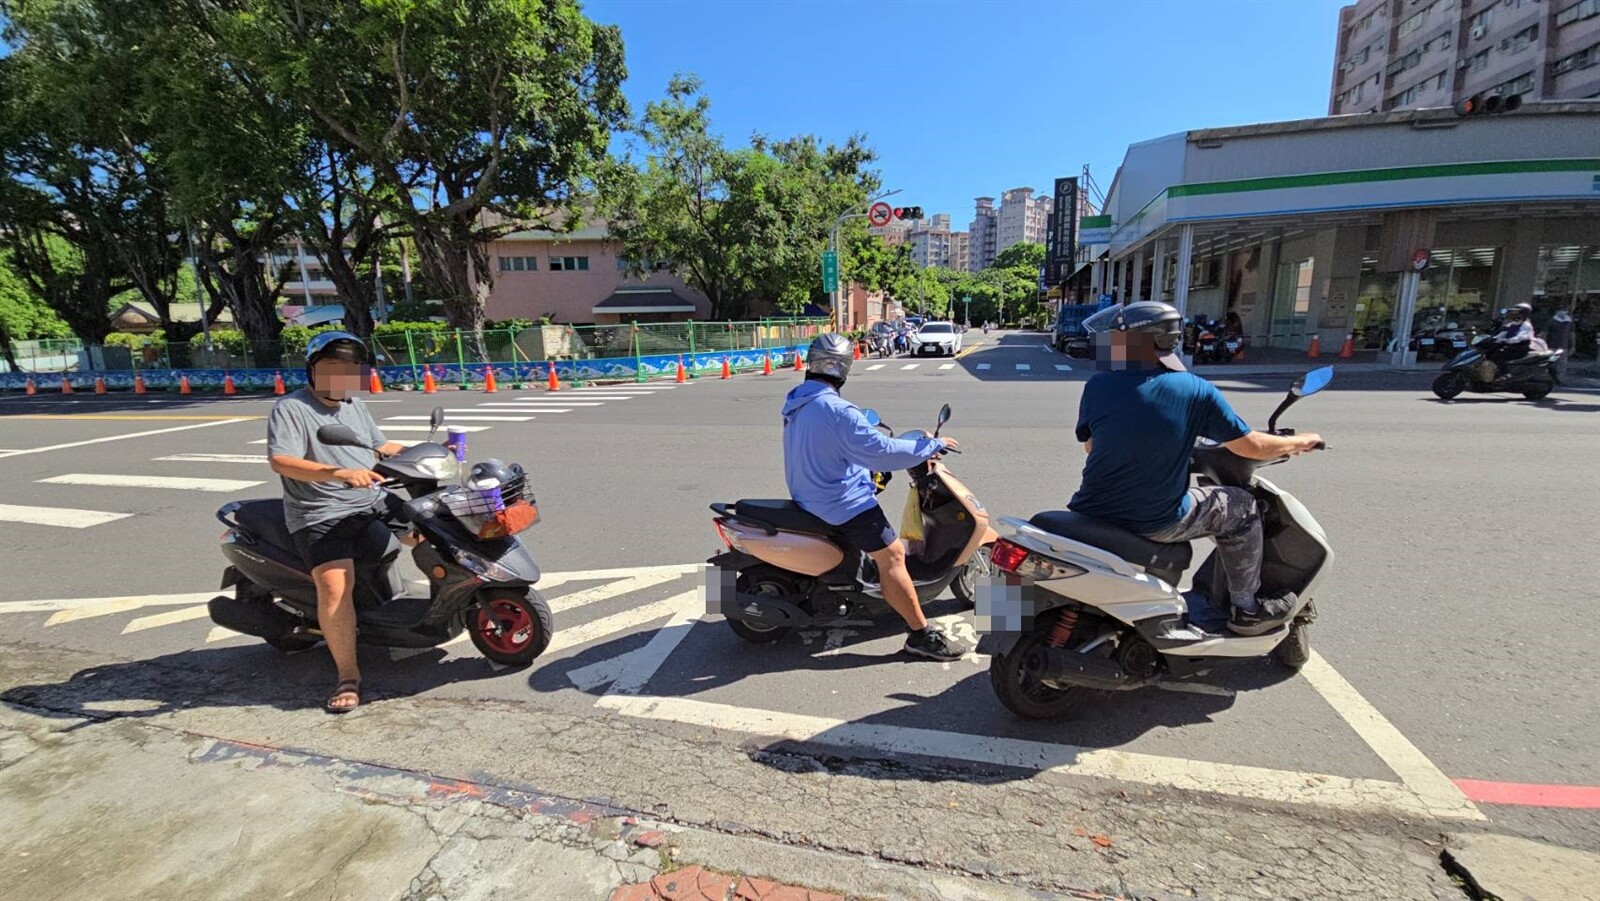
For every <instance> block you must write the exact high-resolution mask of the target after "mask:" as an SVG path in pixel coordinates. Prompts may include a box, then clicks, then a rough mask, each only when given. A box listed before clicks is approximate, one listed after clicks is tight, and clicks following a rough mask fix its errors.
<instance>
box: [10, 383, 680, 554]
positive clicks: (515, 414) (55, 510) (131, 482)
mask: <svg viewBox="0 0 1600 901" xmlns="http://www.w3.org/2000/svg"><path fill="white" fill-rule="evenodd" d="M691 384H692V383H691ZM685 387H689V385H680V384H629V385H610V386H591V387H583V388H563V389H561V390H560V391H559V392H548V391H538V392H527V393H516V392H497V393H495V394H488V395H479V396H480V397H482V398H483V399H482V401H481V402H473V401H469V400H468V398H469V397H471V395H467V394H464V393H463V394H460V395H453V396H450V397H449V398H448V400H449V401H452V402H455V403H457V404H463V405H462V406H455V407H446V408H445V425H446V426H447V427H450V428H455V429H459V430H461V431H463V432H468V433H477V432H485V431H488V430H490V429H493V428H496V427H499V426H501V425H502V424H510V425H516V424H520V423H527V422H533V421H534V420H536V419H538V418H540V417H546V416H549V417H554V416H562V417H570V416H581V415H582V414H583V413H586V412H590V411H593V410H596V409H599V408H601V407H604V406H606V405H607V404H613V403H622V402H625V401H631V400H637V399H641V398H649V397H653V396H657V395H660V394H662V393H664V392H667V391H673V390H677V389H679V388H685ZM466 403H471V405H470V406H467V405H465V404H466ZM377 409H378V408H374V413H375V414H376V413H377ZM378 423H379V427H380V428H381V429H382V430H383V432H384V434H385V435H387V436H389V438H390V439H391V440H393V441H395V442H397V443H400V444H405V445H407V446H411V445H415V444H420V443H422V442H423V441H425V440H427V437H426V436H427V435H429V433H431V432H433V431H434V430H433V428H432V426H430V425H429V424H428V423H429V417H428V416H422V415H406V414H398V415H395V416H387V417H383V418H381V419H379V421H378ZM257 434H260V433H259V432H257ZM441 434H442V431H441ZM244 443H245V444H247V445H249V446H250V447H254V448H265V446H266V443H267V440H266V439H265V438H251V439H250V440H248V441H246V442H244ZM213 447H214V445H213ZM226 450H227V449H226V448H216V449H215V450H214V451H210V452H193V453H168V454H163V455H161V456H156V457H152V458H150V462H151V463H153V464H159V465H158V466H157V467H155V468H156V469H163V468H165V469H167V471H168V472H171V471H172V470H171V468H170V464H179V463H181V464H188V465H190V466H194V467H206V466H216V467H219V469H217V470H214V472H216V473H218V475H217V476H210V475H206V476H203V477H202V476H189V475H185V476H178V475H168V474H163V473H160V472H153V473H150V474H132V473H126V472H121V473H118V472H67V473H59V474H56V475H52V476H49V477H47V478H41V479H36V480H34V484H38V485H47V486H52V487H60V488H112V489H136V490H149V491H153V492H158V493H162V494H170V493H172V492H182V491H197V492H202V493H209V494H228V493H237V492H244V491H247V490H248V489H252V488H259V487H261V486H263V485H265V484H267V482H268V481H270V476H269V475H268V474H267V473H266V465H267V455H266V453H264V452H261V453H229V452H226ZM245 466H253V467H259V469H258V472H260V473H261V474H263V476H264V477H263V478H260V479H247V478H240V477H236V476H233V477H230V476H229V475H228V473H229V472H233V473H241V474H242V472H241V468H242V467H245ZM220 467H231V469H223V468H220ZM0 500H4V498H0ZM29 500H30V501H32V500H33V499H32V498H29ZM151 506H152V507H156V506H160V505H151ZM131 509H134V508H133V506H132V505H130V506H129V508H128V510H131ZM140 509H143V508H140ZM135 515H137V514H135V513H133V512H127V510H124V511H117V510H88V509H80V508H77V507H68V506H46V505H43V504H40V503H38V502H37V501H35V502H34V503H30V504H9V503H0V527H4V526H7V525H16V526H24V527H43V528H46V529H51V528H56V529H88V528H93V527H96V526H103V525H107V524H109V523H114V522H118V521H120V520H124V519H128V518H130V517H133V516H135Z"/></svg>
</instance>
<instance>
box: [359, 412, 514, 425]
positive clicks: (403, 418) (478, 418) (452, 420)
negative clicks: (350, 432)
mask: <svg viewBox="0 0 1600 901" xmlns="http://www.w3.org/2000/svg"><path fill="white" fill-rule="evenodd" d="M429 418H430V417H427V416H390V417H388V418H386V419H384V422H427V421H428V420H429ZM532 418H533V417H532V416H463V415H461V414H459V413H453V414H451V415H450V416H449V417H448V418H447V419H446V420H445V424H446V425H452V424H454V423H456V422H527V421H528V420H530V419H532Z"/></svg>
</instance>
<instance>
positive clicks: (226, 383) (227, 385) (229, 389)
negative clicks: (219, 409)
mask: <svg viewBox="0 0 1600 901" xmlns="http://www.w3.org/2000/svg"><path fill="white" fill-rule="evenodd" d="M222 393H223V394H226V395H228V396H230V397H231V396H233V395H235V394H238V393H239V389H238V387H237V386H235V385H234V384H233V373H231V372H230V373H228V374H227V375H224V376H223V377H222Z"/></svg>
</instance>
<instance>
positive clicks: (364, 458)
mask: <svg viewBox="0 0 1600 901" xmlns="http://www.w3.org/2000/svg"><path fill="white" fill-rule="evenodd" d="M367 360H368V358H367V348H366V345H365V344H362V343H361V339H359V338H357V337H356V336H354V335H352V334H350V333H348V332H323V333H322V334H319V335H316V336H315V337H313V338H312V339H311V341H309V342H307V344H306V378H307V379H308V380H309V382H310V384H308V385H307V386H306V387H305V388H301V389H300V390H298V391H296V392H294V393H293V394H289V395H286V396H285V397H283V398H282V399H281V400H279V401H278V402H277V403H276V404H274V405H273V407H272V415H271V416H270V417H268V419H267V459H268V461H269V463H270V464H271V466H272V471H273V472H275V473H277V474H278V475H279V477H281V478H282V480H283V512H284V519H285V520H286V522H287V524H288V527H289V533H290V537H292V538H293V539H294V545H295V550H296V551H298V552H299V553H300V556H301V557H302V558H303V559H304V560H305V565H306V567H307V568H308V569H309V570H310V572H311V580H312V581H313V582H314V583H316V586H317V623H318V627H319V628H320V629H321V631H322V637H323V639H324V640H325V641H326V642H327V643H328V651H329V653H331V654H332V655H333V663H334V666H335V667H336V668H337V669H338V671H339V684H338V685H337V686H336V687H335V688H334V691H333V695H332V696H330V697H329V698H328V700H327V702H326V703H325V704H324V705H323V707H324V709H326V710H328V711H329V712H330V713H344V712H346V711H349V710H353V709H355V707H356V706H357V705H358V704H360V703H361V694H360V690H361V671H360V669H359V667H358V666H357V664H356V616H355V607H354V606H353V603H354V602H353V601H352V599H351V595H352V592H353V590H354V589H355V575H356V573H355V561H356V559H358V558H366V557H371V556H374V555H377V554H381V553H383V550H384V548H385V547H387V546H388V542H389V532H388V529H387V527H385V526H384V525H383V523H381V522H379V521H378V518H377V512H378V511H377V509H376V504H377V503H378V500H379V498H380V497H381V493H380V491H381V490H380V489H379V488H378V487H377V486H378V483H379V482H381V481H383V476H381V475H379V474H378V473H375V472H373V471H372V464H373V462H374V460H375V458H374V454H379V455H383V456H388V455H390V454H397V453H399V452H400V451H402V450H405V445H402V444H396V443H395V442H392V441H389V440H388V439H387V438H385V437H384V435H383V432H381V431H379V430H378V425H377V423H375V422H373V421H372V414H370V413H368V412H367V407H366V405H365V404H363V403H362V402H361V400H360V398H357V397H355V396H354V392H355V391H358V390H360V386H361V376H362V374H363V373H362V370H363V368H364V367H365V366H366V365H367ZM333 423H338V424H341V425H345V426H348V427H349V428H350V429H351V430H352V431H354V432H355V433H356V434H357V435H360V436H361V437H362V438H363V439H364V440H365V442H366V445H367V446H366V447H364V448H361V447H340V446H334V445H329V444H324V443H323V442H322V441H321V440H319V439H318V438H317V430H318V429H319V428H321V427H322V426H325V425H330V424H333Z"/></svg>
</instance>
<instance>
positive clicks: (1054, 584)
mask: <svg viewBox="0 0 1600 901" xmlns="http://www.w3.org/2000/svg"><path fill="white" fill-rule="evenodd" d="M1332 378H1333V368H1332V367H1323V368H1322V369H1317V370H1314V371H1312V372H1309V373H1306V374H1305V375H1302V376H1300V377H1299V378H1298V379H1296V380H1295V383H1294V385H1293V386H1292V387H1290V389H1289V394H1288V396H1287V397H1285V398H1284V400H1283V403H1282V404H1280V405H1279V406H1278V409H1277V410H1276V411H1274V412H1273V414H1272V418H1271V419H1270V420H1268V422H1267V430H1268V431H1269V432H1272V433H1273V434H1278V435H1289V434H1293V430H1290V429H1284V430H1282V431H1279V430H1278V428H1277V425H1278V417H1279V416H1280V415H1281V414H1282V413H1283V411H1284V410H1286V409H1288V408H1289V406H1290V405H1292V404H1293V403H1295V402H1296V401H1298V400H1299V399H1300V398H1302V397H1305V396H1308V395H1311V394H1315V393H1316V392H1318V391H1321V390H1322V389H1323V388H1325V387H1327V385H1328V382H1329V381H1330V380H1332ZM1287 459H1288V457H1282V458H1279V459H1277V460H1270V461H1257V460H1247V459H1245V458H1244V457H1241V456H1239V455H1237V454H1235V453H1233V452H1232V451H1229V450H1228V449H1227V448H1224V447H1222V446H1220V445H1217V444H1213V443H1210V442H1207V441H1204V440H1202V441H1200V442H1197V443H1196V445H1195V450H1194V456H1193V463H1192V470H1193V472H1195V473H1196V474H1197V475H1198V476H1199V484H1201V485H1206V484H1215V485H1231V486H1237V487H1241V488H1248V489H1250V492H1251V493H1252V494H1254V495H1255V497H1256V502H1257V505H1258V508H1259V509H1260V511H1261V518H1262V527H1263V529H1264V530H1265V539H1266V553H1265V557H1264V559H1263V562H1262V564H1261V593H1262V595H1264V596H1282V595H1287V594H1288V593H1293V594H1294V596H1295V605H1294V609H1293V611H1292V612H1291V614H1290V616H1289V617H1288V619H1287V620H1286V621H1285V622H1284V624H1283V625H1281V626H1279V627H1277V628H1276V629H1272V630H1270V631H1268V632H1266V633H1264V634H1261V635H1254V636H1245V635H1236V634H1234V633H1233V632H1230V631H1229V630H1228V626H1227V619H1228V612H1229V604H1228V596H1229V595H1228V588H1227V576H1226V575H1225V573H1224V572H1223V570H1222V567H1221V566H1218V565H1217V563H1216V560H1215V559H1214V557H1213V556H1208V557H1207V558H1206V559H1205V560H1204V561H1202V562H1201V564H1200V566H1199V568H1198V569H1196V570H1195V573H1194V586H1195V590H1191V591H1188V592H1180V591H1179V590H1178V586H1179V584H1180V583H1181V582H1182V581H1183V576H1184V573H1185V572H1186V571H1187V570H1188V569H1189V564H1190V561H1191V558H1192V556H1193V549H1192V547H1191V546H1190V544H1189V543H1188V542H1183V543H1180V544H1163V543H1160V542H1155V541H1151V540H1149V539H1147V538H1144V537H1142V536H1139V535H1136V534H1134V533H1133V532H1129V531H1126V530H1124V529H1121V528H1118V527H1117V526H1114V525H1111V524H1110V523H1107V522H1104V521H1102V520H1097V519H1093V518H1091V517H1088V516H1083V515H1081V514H1077V513H1072V512H1069V511H1064V510H1052V511H1047V512H1044V513H1040V514H1038V515H1037V516H1035V517H1033V519H1031V520H1028V521H1023V520H1020V519H1014V518H1009V517H1006V518H1002V519H1001V520H1000V524H1001V528H1000V530H999V531H1000V535H1001V539H1000V540H999V541H997V542H995V546H994V550H993V553H992V555H991V562H992V566H993V569H994V576H993V577H992V578H991V579H990V580H989V581H988V582H987V583H985V584H983V585H981V586H979V591H978V599H977V614H978V628H979V631H981V632H983V633H984V634H983V637H982V638H981V639H980V640H979V642H978V652H979V653H980V654H989V655H990V663H989V679H990V683H991V684H992V685H993V687H994V691H995V694H996V695H998V696H999V697H1000V702H1001V703H1002V704H1004V705H1005V706H1006V708H1007V709H1008V710H1010V711H1011V712H1012V713H1015V714H1017V715H1018V716H1021V717H1026V718H1028V719H1047V718H1051V717H1058V716H1061V715H1063V714H1065V713H1067V712H1068V711H1069V710H1070V709H1071V708H1072V707H1073V705H1074V703H1075V702H1076V700H1077V695H1076V694H1075V690H1076V689H1082V688H1091V689H1099V690H1111V691H1125V690H1129V689H1135V688H1143V687H1145V686H1148V685H1153V684H1155V683H1156V682H1160V681H1162V680H1164V679H1168V678H1172V677H1181V676H1187V675H1192V674H1195V673H1200V672H1204V671H1206V670H1209V669H1212V668H1214V667H1216V666H1219V665H1222V664H1226V663H1233V662H1238V661H1241V660H1247V659H1252V658H1258V657H1263V656H1266V655H1268V654H1271V655H1272V656H1273V657H1274V658H1275V659H1276V660H1277V661H1278V662H1280V663H1282V664H1284V665H1285V666H1288V667H1291V668H1293V669H1299V668H1300V667H1301V666H1303V665H1304V664H1305V662H1306V661H1307V660H1308V659H1309V658H1310V655H1311V633H1310V626H1311V622H1312V620H1314V619H1315V618H1316V607H1315V606H1314V605H1313V600H1314V598H1315V596H1316V591H1317V585H1318V584H1319V583H1320V582H1321V581H1322V575H1323V573H1324V572H1325V571H1326V569H1327V566H1328V564H1329V563H1330V562H1332V561H1333V549H1332V548H1330V547H1329V546H1328V538H1327V535H1326V534H1324V532H1323V531H1322V526H1320V525H1318V524H1317V521H1316V520H1315V519H1314V518H1312V516H1311V513H1310V511H1308V510H1306V508H1305V507H1304V506H1303V505H1302V504H1301V503H1300V501H1298V500H1296V499H1295V497H1294V495H1292V494H1290V493H1288V492H1287V491H1284V490H1283V489H1281V488H1279V487H1278V486H1276V485H1274V484H1272V483H1271V482H1269V481H1267V480H1266V479H1263V478H1259V477H1258V476H1257V475H1256V470H1257V469H1258V468H1260V467H1262V466H1268V465H1272V464H1274V463H1282V462H1284V461H1285V460H1287Z"/></svg>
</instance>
